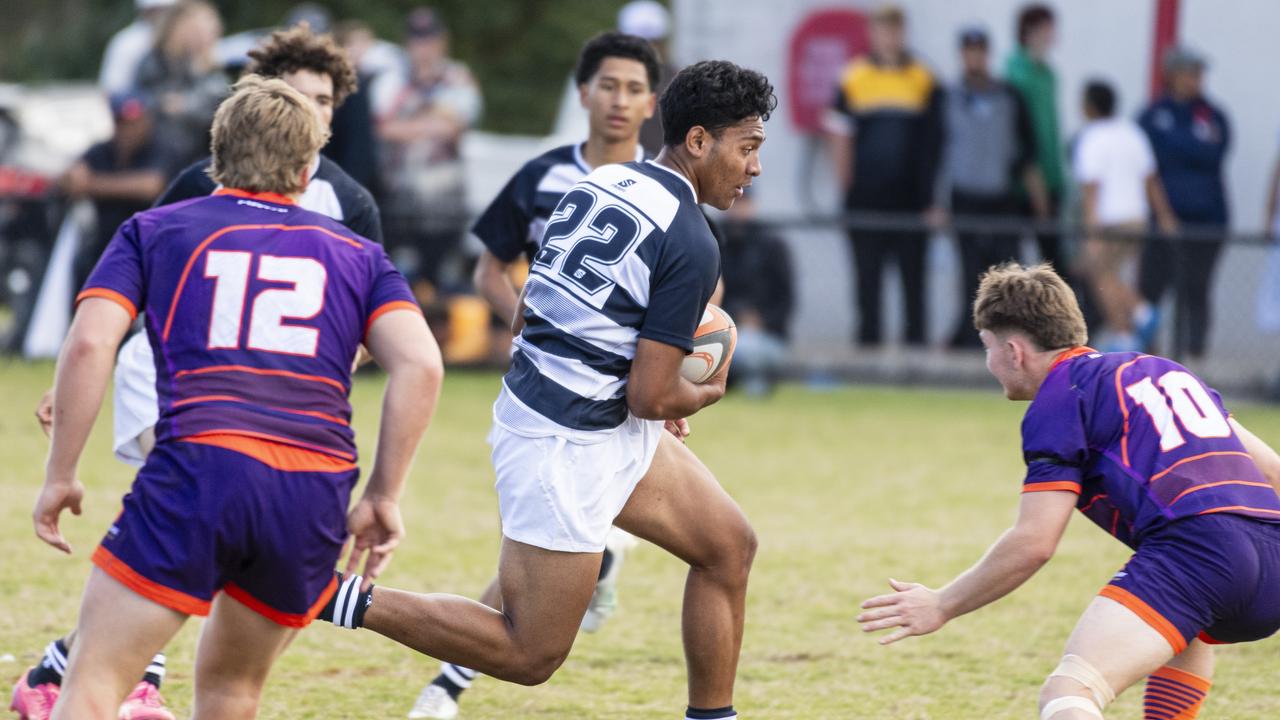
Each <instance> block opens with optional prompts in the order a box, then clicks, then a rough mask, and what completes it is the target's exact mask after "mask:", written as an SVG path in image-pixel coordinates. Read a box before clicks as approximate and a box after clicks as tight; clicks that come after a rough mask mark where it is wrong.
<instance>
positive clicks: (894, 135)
mask: <svg viewBox="0 0 1280 720" xmlns="http://www.w3.org/2000/svg"><path fill="white" fill-rule="evenodd" d="M905 31H906V16H905V14H904V13H903V11H902V9H901V8H899V7H897V6H892V5H890V6H884V7H881V8H880V9H879V10H877V11H876V12H875V13H874V14H873V15H872V24H871V47H872V51H871V53H870V54H869V55H867V56H863V57H858V58H855V59H854V60H853V61H852V62H850V63H849V65H848V66H847V67H846V68H845V69H844V71H843V72H842V73H841V74H840V79H839V86H838V87H837V89H836V93H835V102H834V103H833V105H832V107H831V109H830V111H829V112H828V113H827V116H826V122H825V123H824V124H825V126H826V130H827V132H828V137H829V144H830V151H831V156H832V161H833V162H834V163H835V169H836V175H837V178H839V181H840V183H841V188H842V190H843V193H844V206H845V209H846V210H848V211H850V212H852V213H857V212H877V213H900V214H902V215H903V218H902V219H903V220H907V221H911V220H920V219H925V220H930V221H932V220H935V219H937V218H938V217H939V216H940V211H938V210H937V209H936V206H935V204H934V192H935V186H936V178H937V174H938V171H939V167H940V165H941V157H942V150H943V114H942V91H941V87H940V86H939V83H938V81H937V78H936V77H935V76H934V74H933V72H932V71H930V70H929V69H928V68H927V67H926V66H925V65H924V64H923V63H922V62H920V61H919V60H918V59H916V58H915V57H913V56H912V55H911V54H910V53H909V52H908V51H907V49H906V44H905V34H906V32H905ZM928 236H929V234H928V232H927V231H925V230H924V229H923V228H921V229H912V230H901V229H885V230H875V229H851V230H850V231H849V240H850V243H851V244H852V246H853V256H854V265H855V269H856V274H857V307H858V332H857V341H858V343H860V344H862V345H864V346H875V345H879V344H880V343H881V340H882V337H881V323H880V314H881V308H880V303H881V298H880V295H881V281H882V276H883V270H884V264H885V261H886V260H889V259H894V260H896V262H897V264H898V268H899V271H900V272H901V273H902V287H903V295H904V298H903V300H904V306H905V310H906V312H905V317H906V327H905V333H904V340H905V342H906V343H907V344H909V345H923V344H924V343H925V340H926V320H925V304H924V303H925V296H926V292H925V257H926V254H927V253H926V250H927V247H928Z"/></svg>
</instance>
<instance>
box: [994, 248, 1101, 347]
mask: <svg viewBox="0 0 1280 720" xmlns="http://www.w3.org/2000/svg"><path fill="white" fill-rule="evenodd" d="M973 325H974V327H976V328H977V329H978V330H979V331H981V330H989V331H991V332H997V333H998V332H1007V331H1009V330H1016V331H1020V332H1023V333H1025V334H1026V335H1027V337H1029V338H1031V340H1032V341H1033V342H1035V344H1036V345H1038V346H1039V348H1040V349H1041V350H1056V349H1058V348H1068V347H1075V346H1078V345H1084V344H1085V342H1087V341H1088V339H1089V329H1088V328H1087V327H1085V323H1084V315H1083V314H1082V313H1081V312H1080V305H1079V303H1077V302H1076V294H1075V293H1074V292H1072V290H1071V288H1070V287H1068V286H1067V283H1066V282H1064V281H1063V279H1062V278H1061V277H1059V276H1058V273H1056V272H1054V270H1053V266H1051V265H1049V264H1048V263H1042V264H1040V265H1033V266H1031V267H1024V266H1022V265H1019V264H1018V263H1014V262H1011V263H1005V264H1004V265H996V266H992V267H991V268H989V269H988V270H987V272H986V273H984V274H983V275H982V280H981V281H980V282H979V283H978V297H977V299H975V300H974V301H973Z"/></svg>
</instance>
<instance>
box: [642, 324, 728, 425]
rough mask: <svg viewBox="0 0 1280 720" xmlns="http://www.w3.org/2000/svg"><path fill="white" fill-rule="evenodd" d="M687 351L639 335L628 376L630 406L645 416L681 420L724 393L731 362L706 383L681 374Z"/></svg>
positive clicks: (651, 418)
mask: <svg viewBox="0 0 1280 720" xmlns="http://www.w3.org/2000/svg"><path fill="white" fill-rule="evenodd" d="M684 356H685V352H684V350H681V349H680V348H678V347H676V346H674V345H668V344H666V343H662V342H658V341H656V340H650V339H648V338H640V339H639V340H638V341H636V356H635V358H634V359H633V360H632V361H631V373H630V375H629V376H628V377H627V407H629V408H630V409H631V413H632V414H633V415H635V416H636V417H638V418H643V419H645V420H679V419H681V418H686V417H689V416H690V415H692V414H694V413H696V412H698V411H699V410H701V409H702V408H704V407H706V406H708V405H710V404H712V403H714V402H716V401H717V400H719V399H720V398H722V397H724V390H725V381H726V379H727V378H728V375H729V364H728V363H725V365H724V367H723V368H721V369H720V372H718V373H716V374H715V375H714V376H712V377H711V378H710V379H708V380H707V381H706V382H704V383H699V384H694V383H691V382H689V381H688V380H686V379H684V378H683V377H681V375H680V364H681V363H682V362H684Z"/></svg>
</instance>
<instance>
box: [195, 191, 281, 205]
mask: <svg viewBox="0 0 1280 720" xmlns="http://www.w3.org/2000/svg"><path fill="white" fill-rule="evenodd" d="M213 194H214V195H231V196H233V197H238V198H246V199H249V200H262V201H263V202H269V203H275V204H277V205H297V204H298V201H296V200H294V199H293V198H291V197H286V196H284V195H281V194H280V193H273V192H253V191H251V190H241V189H239V188H218V189H217V190H214V191H213Z"/></svg>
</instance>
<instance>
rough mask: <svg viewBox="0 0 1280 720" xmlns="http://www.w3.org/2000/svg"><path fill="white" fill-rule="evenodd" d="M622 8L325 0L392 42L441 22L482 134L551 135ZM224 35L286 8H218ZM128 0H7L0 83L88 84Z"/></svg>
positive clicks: (582, 3)
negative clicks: (571, 79)
mask: <svg viewBox="0 0 1280 720" xmlns="http://www.w3.org/2000/svg"><path fill="white" fill-rule="evenodd" d="M624 2H625V0H484V1H483V2H476V1H475V0H437V1H435V2H427V3H424V2H421V1H420V0H379V1H377V2H369V1H368V0H332V1H331V2H326V3H324V4H325V6H326V7H328V9H329V10H330V11H331V12H332V13H333V16H334V18H335V19H346V18H359V19H361V20H364V21H365V22H367V23H369V24H370V25H371V26H372V27H373V28H374V29H375V30H376V31H377V32H378V34H379V36H380V37H382V38H385V39H387V40H391V41H395V42H399V41H400V39H401V37H402V35H403V27H404V17H405V14H406V13H407V12H408V11H409V10H410V9H412V8H413V7H416V6H418V5H424V4H425V5H430V6H431V7H432V8H434V9H435V10H436V11H437V12H439V13H440V15H441V16H442V17H443V18H444V19H445V21H446V22H447V23H448V25H449V29H450V33H451V35H452V41H451V47H452V54H453V55H454V56H456V57H458V58H459V59H461V60H463V61H465V62H466V63H467V64H468V65H470V66H471V69H472V70H473V71H474V72H475V74H476V76H477V77H478V79H479V81H480V87H481V89H482V91H483V93H484V97H485V108H486V109H485V115H484V118H483V119H482V121H481V127H483V128H484V129H486V130H491V131H494V132H503V133H523V134H531V135H538V134H543V133H546V132H548V131H549V130H550V128H551V124H552V122H553V120H554V117H555V112H556V107H557V104H558V103H559V101H560V96H561V92H562V91H563V89H564V83H565V78H566V77H568V75H569V73H570V72H571V71H572V68H573V63H574V59H575V57H576V56H577V52H578V49H579V47H580V46H581V45H582V43H583V42H584V41H586V39H587V38H589V37H591V36H592V35H594V34H595V33H597V32H599V31H601V30H604V29H607V28H611V27H613V26H614V22H615V20H616V18H617V13H618V9H619V8H620V7H621V6H622V5H623V4H624ZM214 4H216V5H217V6H218V9H219V10H220V11H221V13H222V17H223V19H224V20H225V24H226V27H227V31H228V33H234V32H238V31H240V30H245V29H249V28H258V27H267V26H271V25H274V24H276V23H278V22H280V19H281V18H283V17H284V16H285V14H286V13H287V12H288V10H289V8H290V7H292V6H293V5H295V4H296V2H294V1H292V0H256V1H255V2H252V3H245V2H233V1H232V0H217V1H216V2H215V3H214ZM133 14H134V7H133V2H132V0H14V1H12V2H9V3H6V8H5V15H6V20H7V22H5V23H4V25H3V27H0V82H31V83H36V82H51V81H59V80H85V81H92V79H93V78H95V77H97V72H98V63H99V61H100V60H101V58H102V51H103V48H104V47H105V46H106V43H107V40H108V38H110V37H111V34H112V33H114V32H115V31H117V30H119V29H120V28H122V27H124V26H125V25H127V24H128V23H129V22H130V21H131V20H132V18H133Z"/></svg>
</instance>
